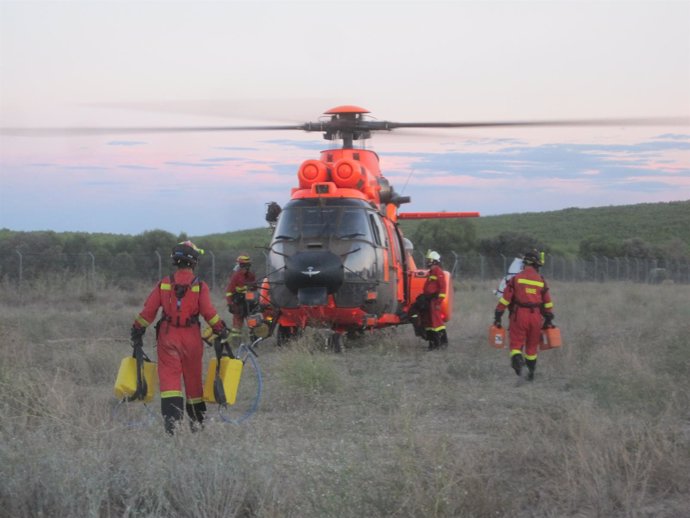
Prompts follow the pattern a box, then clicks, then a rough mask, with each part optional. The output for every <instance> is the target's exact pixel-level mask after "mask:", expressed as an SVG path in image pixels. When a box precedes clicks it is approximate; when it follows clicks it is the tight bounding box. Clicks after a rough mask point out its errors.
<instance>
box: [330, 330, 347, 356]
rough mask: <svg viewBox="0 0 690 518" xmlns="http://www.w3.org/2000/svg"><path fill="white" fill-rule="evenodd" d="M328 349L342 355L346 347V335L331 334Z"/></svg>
mask: <svg viewBox="0 0 690 518" xmlns="http://www.w3.org/2000/svg"><path fill="white" fill-rule="evenodd" d="M328 347H329V348H331V349H333V352H334V353H338V354H340V353H341V352H343V349H344V347H345V335H344V334H342V333H336V332H334V333H331V334H330V335H329V336H328Z"/></svg>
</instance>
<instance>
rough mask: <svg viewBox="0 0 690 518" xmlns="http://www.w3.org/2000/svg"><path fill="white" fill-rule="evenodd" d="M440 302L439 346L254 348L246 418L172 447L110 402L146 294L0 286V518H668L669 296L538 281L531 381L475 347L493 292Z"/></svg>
mask: <svg viewBox="0 0 690 518" xmlns="http://www.w3.org/2000/svg"><path fill="white" fill-rule="evenodd" d="M458 288H459V292H458V293H457V298H456V314H455V318H454V320H453V321H452V322H451V324H450V327H449V336H450V340H451V345H450V347H449V348H448V349H447V350H445V351H433V352H427V351H426V348H425V344H424V343H422V342H421V341H419V340H418V339H416V338H415V337H414V336H413V333H412V330H411V329H409V328H399V329H391V330H387V331H383V332H376V333H372V334H366V335H365V336H364V337H363V338H361V339H360V340H349V341H347V342H346V348H345V352H344V353H343V354H339V355H336V354H333V353H332V352H330V351H329V350H328V349H327V348H326V347H325V338H324V336H323V333H320V332H317V331H315V332H309V333H306V334H305V336H304V337H302V338H300V339H299V340H297V341H296V342H295V343H293V344H292V345H290V346H288V347H283V348H277V347H275V345H274V341H273V340H272V339H269V340H267V341H266V342H265V343H263V344H261V345H260V346H259V354H260V356H259V358H258V360H259V363H260V365H261V368H262V372H263V381H264V394H263V400H262V402H261V406H260V408H259V411H258V412H257V413H256V414H255V415H254V416H253V417H252V418H251V419H249V420H247V421H245V422H243V423H242V424H240V425H237V424H231V423H226V422H224V421H223V420H222V419H220V415H219V414H217V413H216V411H215V408H214V409H213V410H212V411H211V412H209V419H208V423H207V426H206V428H205V429H204V430H203V431H202V432H201V433H195V434H192V433H191V432H190V431H189V430H188V429H187V428H185V427H183V428H181V429H180V430H179V433H177V434H176V435H175V436H174V437H172V438H171V437H168V436H166V435H165V434H164V433H163V428H162V424H161V422H160V417H159V415H158V414H159V409H158V406H157V404H151V405H148V406H147V407H144V406H143V405H141V404H137V405H128V406H126V407H123V406H117V402H116V401H115V400H114V398H113V396H112V385H113V381H114V378H115V374H116V370H117V367H118V365H119V361H120V359H121V358H122V357H123V356H125V355H126V354H128V353H129V346H128V344H127V337H128V334H129V333H128V330H129V326H130V325H131V321H132V317H133V315H134V314H135V313H136V312H137V311H138V310H139V304H140V303H141V302H143V298H144V296H145V295H146V289H147V287H144V288H143V289H142V291H141V292H136V293H130V292H124V291H117V290H115V289H110V288H108V287H107V286H105V285H100V286H93V285H79V284H72V283H70V282H65V284H64V285H62V286H56V285H54V284H46V285H44V286H36V287H35V288H33V290H30V291H29V292H27V291H24V292H22V293H21V298H20V297H19V293H17V292H15V293H12V292H10V291H5V293H4V294H3V295H2V296H1V297H0V305H1V306H2V316H1V317H0V358H2V360H0V390H1V391H2V395H3V396H2V398H0V412H1V414H0V415H1V416H2V417H1V418H0V516H13V517H15V516H17V517H24V516H27V517H28V516H93V517H111V516H112V517H114V516H147V517H148V516H174V517H177V516H180V517H217V516H228V517H234V516H237V517H276V516H281V517H283V516H286V517H323V516H326V517H328V516H333V517H350V516H351V517H360V516H396V517H419V516H425V517H427V516H436V517H446V516H468V517H483V516H529V517H532V516H538V517H541V516H544V517H552V516H559V517H560V516H572V517H589V516H615V517H618V516H620V517H643V516H655V517H656V516H661V517H680V516H686V515H687V509H690V424H689V423H690V411H689V409H690V381H689V380H690V376H689V374H690V356H689V355H690V341H689V339H688V330H689V328H688V322H689V321H690V304H688V303H687V296H688V294H687V288H685V287H680V286H674V285H656V286H648V285H630V284H608V285H605V286H601V285H594V284H555V285H554V286H552V290H553V295H554V298H555V302H556V308H555V310H556V321H555V323H556V324H557V325H559V326H560V327H561V329H562V333H563V340H564V346H563V347H562V348H561V349H559V350H552V351H545V352H543V353H541V354H540V356H539V363H538V367H537V379H536V380H535V381H534V382H533V383H529V382H527V381H525V380H524V379H520V378H518V377H517V376H515V374H514V373H513V372H512V370H510V368H509V365H508V357H507V352H506V351H496V350H494V349H490V348H489V347H488V346H487V345H486V333H487V328H488V324H489V323H490V322H491V319H492V317H493V306H494V305H495V298H494V297H493V295H492V294H491V292H490V289H491V288H492V286H489V285H483V284H480V283H462V284H460V285H459V286H458ZM215 298H216V301H217V302H218V307H219V308H220V307H224V306H223V305H222V304H221V303H220V302H221V300H220V294H215ZM145 341H146V350H147V351H148V352H149V353H151V355H152V356H154V357H155V349H154V348H153V347H152V345H153V337H152V336H150V335H148V334H147V336H146V337H145ZM208 357H209V358H210V357H211V354H210V352H209V353H208ZM251 375H252V372H251V371H250V370H249V369H246V370H245V373H244V374H243V376H246V380H243V385H242V386H241V388H242V389H244V388H245V387H249V391H250V392H251V391H252V390H254V387H256V384H255V382H252V380H251ZM245 381H246V385H245ZM247 399H248V398H247V397H246V395H245V397H244V398H240V401H239V402H238V405H242V404H245V403H246V401H247ZM240 411H241V409H239V408H237V409H233V410H231V411H230V414H231V415H232V413H233V412H240Z"/></svg>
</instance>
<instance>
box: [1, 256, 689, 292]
mask: <svg viewBox="0 0 690 518" xmlns="http://www.w3.org/2000/svg"><path fill="white" fill-rule="evenodd" d="M239 253H241V251H239V250H219V251H211V250H207V251H206V254H205V255H204V257H203V259H202V261H200V263H199V265H198V267H197V270H196V271H197V273H198V275H199V276H200V278H201V279H203V280H205V281H206V282H207V283H208V284H209V286H210V287H211V288H212V289H214V290H215V289H216V288H219V289H224V287H225V285H226V283H227V282H228V279H229V276H230V274H231V273H232V269H233V267H234V266H235V259H236V257H237V255H238V254H239ZM415 259H416V261H417V264H424V260H423V258H422V257H421V256H420V257H416V258H415ZM513 259H514V258H513V257H512V256H506V255H502V254H498V255H495V256H487V255H481V254H476V253H472V254H456V253H453V254H452V255H450V256H448V257H446V258H444V264H443V266H444V268H445V269H447V270H449V271H451V272H452V274H453V277H454V278H455V279H458V280H460V279H476V280H481V281H485V280H492V279H500V278H501V277H503V275H505V273H506V272H507V270H508V267H509V266H510V264H511V263H512V261H513ZM172 269H173V268H172V266H171V265H170V261H169V257H168V254H167V253H161V252H158V251H155V252H153V253H149V254H130V253H127V252H121V253H118V254H114V255H113V254H107V255H106V254H93V253H91V252H85V253H78V254H65V253H57V252H55V253H54V252H50V251H48V252H43V253H22V252H20V251H19V250H16V251H15V253H14V254H5V255H4V256H3V257H0V279H2V280H3V282H5V283H10V284H15V285H19V286H21V285H22V284H23V283H30V282H32V281H33V280H36V279H45V278H50V277H55V276H75V275H76V276H83V277H84V278H86V279H95V278H96V277H98V278H100V279H105V281H106V282H109V283H112V284H116V285H121V286H125V287H126V286H128V285H132V283H135V282H151V283H153V282H156V281H158V280H159V279H160V278H162V277H163V276H165V275H167V274H168V273H170V272H171V271H172ZM253 269H254V271H255V272H256V274H257V278H262V277H264V276H265V275H266V271H267V269H266V257H265V252H264V253H263V255H261V254H260V255H259V256H255V258H254V266H253ZM542 273H543V274H544V275H545V276H546V277H547V278H548V279H550V280H557V281H566V282H588V281H596V282H607V281H628V282H638V283H652V284H654V283H661V282H674V283H686V284H687V283H690V260H688V259H674V258H667V257H660V258H638V257H592V258H590V259H582V258H570V257H563V256H559V255H547V257H546V261H545V264H544V267H543V268H542Z"/></svg>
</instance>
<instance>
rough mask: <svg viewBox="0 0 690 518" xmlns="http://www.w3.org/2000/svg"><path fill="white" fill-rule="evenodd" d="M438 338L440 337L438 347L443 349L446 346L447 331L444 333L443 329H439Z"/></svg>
mask: <svg viewBox="0 0 690 518" xmlns="http://www.w3.org/2000/svg"><path fill="white" fill-rule="evenodd" d="M438 335H439V338H440V347H441V348H442V349H445V348H447V347H448V333H446V330H445V329H441V330H440V331H439V332H438Z"/></svg>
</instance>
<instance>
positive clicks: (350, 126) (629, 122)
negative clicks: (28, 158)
mask: <svg viewBox="0 0 690 518" xmlns="http://www.w3.org/2000/svg"><path fill="white" fill-rule="evenodd" d="M585 126H621V127H623V126H690V117H638V118H610V119H560V120H559V119H555V120H542V121H529V120H523V121H488V122H391V121H377V120H361V119H359V120H355V119H336V118H334V119H331V120H325V121H321V122H306V123H304V124H276V125H256V126H254V125H252V126H141V127H52V128H50V127H42V128H37V127H23V128H22V127H14V128H0V135H7V136H33V137H50V136H70V135H115V134H136V133H201V132H216V133H217V132H226V131H306V132H311V131H322V132H327V133H330V134H335V133H338V132H340V133H354V132H370V131H392V130H394V129H404V128H406V129H410V128H412V129H435V128H440V129H443V128H446V129H449V128H464V129H468V128H502V127H503V128H517V127H585Z"/></svg>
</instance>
